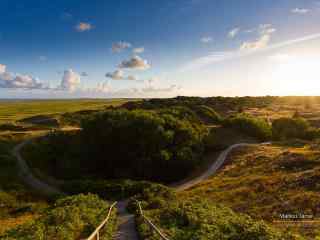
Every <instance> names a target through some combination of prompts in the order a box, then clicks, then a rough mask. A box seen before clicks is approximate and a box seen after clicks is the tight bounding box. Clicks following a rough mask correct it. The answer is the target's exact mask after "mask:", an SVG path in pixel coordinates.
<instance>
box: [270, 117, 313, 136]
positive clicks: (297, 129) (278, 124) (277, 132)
mask: <svg viewBox="0 0 320 240" xmlns="http://www.w3.org/2000/svg"><path fill="white" fill-rule="evenodd" d="M309 129H310V125H309V123H308V121H306V120H305V119H303V118H279V119H276V120H274V121H273V123H272V136H273V139H275V140H287V139H291V138H306V137H307V133H308V131H309ZM313 134H314V133H312V132H309V135H310V136H311V135H313Z"/></svg>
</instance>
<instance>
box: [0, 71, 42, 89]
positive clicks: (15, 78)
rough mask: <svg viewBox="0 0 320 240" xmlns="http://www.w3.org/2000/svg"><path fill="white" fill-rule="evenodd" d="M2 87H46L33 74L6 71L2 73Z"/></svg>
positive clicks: (0, 86)
mask: <svg viewBox="0 0 320 240" xmlns="http://www.w3.org/2000/svg"><path fill="white" fill-rule="evenodd" d="M0 88H12V89H19V88H20V89H44V86H43V84H42V83H41V82H40V81H39V79H37V78H34V77H32V76H29V75H20V74H17V75H14V74H12V73H8V72H4V73H1V74H0Z"/></svg>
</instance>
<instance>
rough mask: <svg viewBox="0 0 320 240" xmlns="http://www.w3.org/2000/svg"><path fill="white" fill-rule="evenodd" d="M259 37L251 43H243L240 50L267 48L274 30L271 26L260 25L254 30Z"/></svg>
mask: <svg viewBox="0 0 320 240" xmlns="http://www.w3.org/2000/svg"><path fill="white" fill-rule="evenodd" d="M256 32H257V33H258V35H259V37H258V38H257V39H256V40H253V41H245V42H243V43H242V44H241V46H240V50H259V49H262V48H265V47H267V46H268V44H269V43H270V41H271V35H272V34H273V33H274V32H276V29H275V28H273V27H272V25H271V24H260V25H259V27H258V28H257V29H256Z"/></svg>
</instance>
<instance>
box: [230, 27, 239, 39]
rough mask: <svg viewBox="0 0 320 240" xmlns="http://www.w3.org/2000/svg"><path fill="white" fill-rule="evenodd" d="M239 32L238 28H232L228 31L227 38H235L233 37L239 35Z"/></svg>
mask: <svg viewBox="0 0 320 240" xmlns="http://www.w3.org/2000/svg"><path fill="white" fill-rule="evenodd" d="M239 31H240V28H238V27H236V28H233V29H231V30H230V31H229V33H228V37H229V38H235V36H237V34H238V33H239Z"/></svg>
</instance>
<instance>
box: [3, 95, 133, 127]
mask: <svg viewBox="0 0 320 240" xmlns="http://www.w3.org/2000/svg"><path fill="white" fill-rule="evenodd" d="M127 101H128V100H125V99H112V100H110V99H76V100H17V101H5V100H3V101H0V124H2V123H8V122H14V121H17V120H21V119H24V118H28V117H32V116H35V115H51V114H53V115H54V114H61V113H66V112H76V111H80V110H99V109H103V108H105V107H107V106H111V105H112V106H118V105H120V104H123V103H125V102H127Z"/></svg>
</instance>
